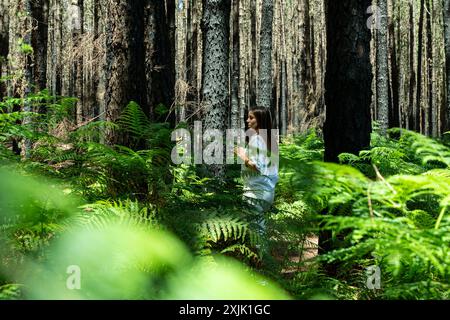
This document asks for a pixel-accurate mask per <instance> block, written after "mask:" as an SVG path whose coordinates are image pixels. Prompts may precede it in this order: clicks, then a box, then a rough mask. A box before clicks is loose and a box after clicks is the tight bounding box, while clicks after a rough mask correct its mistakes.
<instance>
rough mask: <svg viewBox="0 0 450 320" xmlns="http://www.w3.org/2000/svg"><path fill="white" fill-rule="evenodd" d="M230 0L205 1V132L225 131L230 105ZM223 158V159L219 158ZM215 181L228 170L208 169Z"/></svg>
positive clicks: (212, 167)
mask: <svg viewBox="0 0 450 320" xmlns="http://www.w3.org/2000/svg"><path fill="white" fill-rule="evenodd" d="M229 15H230V1H229V0H203V19H202V32H203V37H204V38H203V85H202V87H203V89H202V93H203V103H204V106H205V110H206V116H205V121H204V128H205V129H219V130H222V132H224V130H225V128H226V121H224V119H227V109H228V104H229V55H228V48H229V28H230V27H229V26H230V24H229ZM218 157H223V155H218ZM209 170H210V172H211V173H212V174H213V175H215V176H216V177H223V175H224V170H225V167H224V166H223V165H213V166H210V168H209Z"/></svg>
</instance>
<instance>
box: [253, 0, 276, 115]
mask: <svg viewBox="0 0 450 320" xmlns="http://www.w3.org/2000/svg"><path fill="white" fill-rule="evenodd" d="M272 24H273V0H263V2H262V18H261V45H260V51H259V68H258V70H259V74H258V76H259V83H258V97H257V102H256V104H257V105H258V106H259V107H263V108H266V109H269V110H270V109H271V106H272Z"/></svg>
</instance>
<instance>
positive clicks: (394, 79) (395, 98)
mask: <svg viewBox="0 0 450 320" xmlns="http://www.w3.org/2000/svg"><path fill="white" fill-rule="evenodd" d="M389 4H390V6H391V8H392V11H391V14H392V15H393V14H394V10H395V7H393V2H392V0H390V1H389ZM397 25H398V26H399V25H400V24H399V23H398V22H397ZM398 30H399V29H398ZM389 41H390V46H389V50H390V61H391V64H390V66H391V68H390V70H391V72H390V75H391V77H390V78H391V84H390V92H391V101H392V103H391V106H390V112H389V114H390V116H389V127H391V128H398V127H400V115H401V111H400V103H399V88H400V79H399V66H400V63H399V57H400V55H399V52H398V43H399V42H400V34H396V33H395V21H394V19H390V20H389Z"/></svg>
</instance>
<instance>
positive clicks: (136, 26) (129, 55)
mask: <svg viewBox="0 0 450 320" xmlns="http://www.w3.org/2000/svg"><path fill="white" fill-rule="evenodd" d="M108 10H109V14H108V16H109V23H108V24H107V36H106V37H107V39H106V50H107V52H106V66H107V70H106V92H105V106H106V108H105V109H106V120H108V121H116V120H117V119H118V118H119V116H120V113H121V111H122V110H123V109H124V108H125V107H126V105H127V104H128V103H129V102H130V101H135V102H137V103H138V104H139V105H140V106H142V107H143V108H144V106H145V105H146V103H147V102H146V95H147V92H146V89H147V88H146V81H145V67H144V62H145V61H144V54H145V52H144V0H134V1H127V0H109V1H108ZM106 140H107V142H108V143H110V144H117V143H123V144H126V143H127V141H126V138H124V137H121V136H119V135H118V134H117V133H116V132H114V131H112V130H111V131H110V132H108V134H107V137H106Z"/></svg>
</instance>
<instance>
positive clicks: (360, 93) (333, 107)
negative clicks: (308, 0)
mask: <svg viewBox="0 0 450 320" xmlns="http://www.w3.org/2000/svg"><path fill="white" fill-rule="evenodd" d="M327 5H328V12H327V39H328V44H327V56H328V59H327V70H326V78H325V89H326V92H325V101H326V106H327V112H326V118H327V120H326V122H325V127H324V138H325V161H331V162H337V161H338V155H339V154H340V153H343V152H349V153H354V154H358V153H359V151H361V150H363V149H366V148H367V147H369V146H370V133H371V130H372V127H371V121H370V118H371V117H370V102H371V94H372V93H371V85H370V84H371V81H372V72H371V65H370V57H369V54H370V32H369V29H368V28H367V26H366V19H367V18H366V16H365V12H366V10H367V8H368V7H369V6H370V5H371V1H370V0H364V1H358V0H348V1H333V0H328V1H327Z"/></svg>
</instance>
